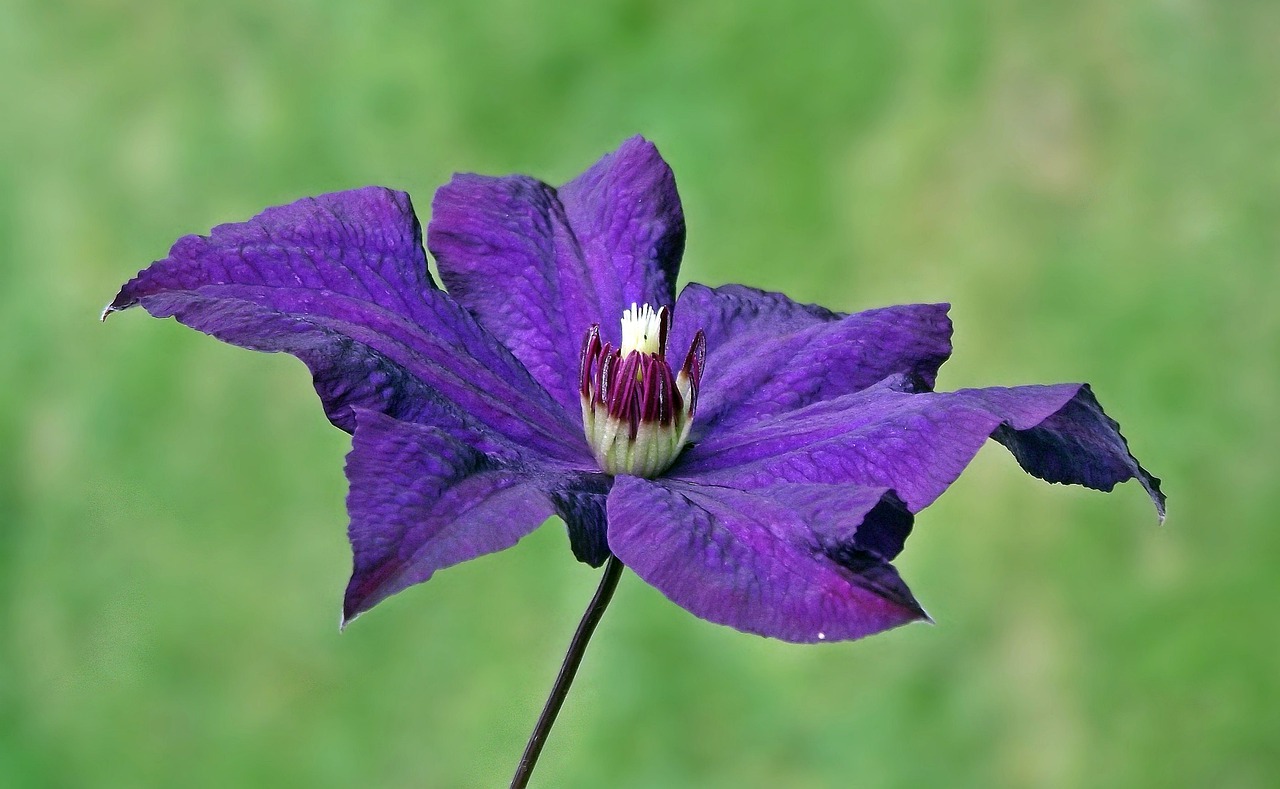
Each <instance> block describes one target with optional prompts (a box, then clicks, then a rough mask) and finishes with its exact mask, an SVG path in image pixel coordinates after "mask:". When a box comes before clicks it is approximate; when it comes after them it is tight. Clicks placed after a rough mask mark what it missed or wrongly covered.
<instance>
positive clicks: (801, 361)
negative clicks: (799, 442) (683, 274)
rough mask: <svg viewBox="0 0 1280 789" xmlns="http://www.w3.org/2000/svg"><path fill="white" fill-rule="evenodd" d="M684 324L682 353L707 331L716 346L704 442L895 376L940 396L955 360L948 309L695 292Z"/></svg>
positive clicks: (680, 320) (706, 385)
mask: <svg viewBox="0 0 1280 789" xmlns="http://www.w3.org/2000/svg"><path fill="white" fill-rule="evenodd" d="M675 323H676V327H675V328H673V331H672V334H673V338H674V339H673V341H672V344H671V347H672V349H673V352H674V353H676V354H683V353H684V349H685V348H686V347H687V345H686V343H687V342H688V341H689V340H691V339H692V335H693V332H694V331H696V330H697V329H699V328H701V329H702V330H703V332H704V333H705V334H706V338H707V361H706V364H705V366H704V368H703V369H704V371H705V372H704V374H703V379H702V386H701V389H700V392H699V396H698V416H697V421H696V422H695V423H694V434H693V435H694V440H697V439H698V438H699V437H701V436H704V435H711V434H714V433H716V432H719V431H723V430H728V429H731V428H732V427H734V426H735V425H741V424H745V423H748V422H751V421H754V420H756V419H760V418H763V417H768V416H773V415H776V414H782V413H785V412H787V411H793V410H795V409H797V408H803V407H804V406H807V405H809V404H811V403H815V402H820V401H822V400H829V399H831V398H833V397H839V396H840V395H846V394H851V393H853V392H858V391H860V390H862V389H865V388H867V387H869V386H871V385H872V384H875V383H876V382H878V381H881V380H883V379H884V378H885V377H887V376H890V375H894V374H901V375H906V376H908V377H909V378H910V379H911V380H912V381H913V382H914V384H915V387H916V388H918V389H921V390H928V389H932V388H933V384H934V381H935V379H936V377H937V373H938V368H939V367H940V366H941V365H942V363H943V362H945V361H946V360H947V357H949V356H950V355H951V321H950V320H949V319H948V318H947V305H946V304H910V305H904V306H899V307H885V308H883V309H875V310H868V311H866V312H859V313H854V314H852V315H841V314H837V313H833V312H829V311H828V310H825V309H823V308H822V307H818V306H816V305H810V304H798V303H796V302H794V301H791V300H790V299H788V298H787V297H786V296H784V295H782V294H780V293H768V292H765V291H759V290H754V289H752V288H745V287H742V286H740V285H729V286H725V287H720V288H714V289H713V288H707V287H705V286H702V285H696V284H691V285H688V286H686V287H685V289H684V290H683V291H681V292H680V299H679V301H677V302H676V310H675ZM686 336H687V337H686Z"/></svg>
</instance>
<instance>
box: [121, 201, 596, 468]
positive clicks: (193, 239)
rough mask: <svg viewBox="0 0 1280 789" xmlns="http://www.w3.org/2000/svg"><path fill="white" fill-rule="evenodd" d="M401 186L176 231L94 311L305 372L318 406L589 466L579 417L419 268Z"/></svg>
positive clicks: (421, 259)
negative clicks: (147, 318) (132, 316)
mask: <svg viewBox="0 0 1280 789" xmlns="http://www.w3.org/2000/svg"><path fill="white" fill-rule="evenodd" d="M421 240H422V239H421V231H420V228H419V225H418V221H417V218H416V217H415V216H414V213H413V206H412V204H411V203H410V201H409V198H408V196H407V195H405V194H403V193H401V192H394V191H391V190H389V189H382V188H378V187H368V188H365V189H359V190H354V191H350V192H338V193H334V194H328V195H322V196H320V197H314V198H307V199H304V200H299V201H297V202H296V203H291V204H289V205H285V206H280V207H277V208H271V209H267V210H266V211H264V212H262V213H261V214H259V215H258V216H257V217H255V218H253V219H251V220H249V221H248V222H242V223H238V224H229V225H221V226H219V227H216V228H214V229H213V231H212V232H211V233H210V234H209V235H208V236H187V237H185V238H182V239H181V240H179V241H178V242H177V243H176V244H174V246H173V249H172V250H171V251H170V253H169V256H168V257H167V258H165V259H163V260H160V261H157V262H155V263H153V264H152V265H151V266H150V267H149V268H147V269H145V270H143V271H141V272H140V273H139V274H138V276H137V277H135V278H134V279H133V280H131V281H129V282H128V283H127V284H126V285H125V286H124V287H123V288H122V289H121V290H120V293H119V294H118V295H117V296H116V298H115V300H114V301H112V303H111V305H110V306H109V307H108V308H107V311H106V313H104V317H105V314H110V313H112V312H116V311H119V310H123V309H126V308H128V307H132V306H134V305H138V304H141V305H142V306H143V307H145V308H146V310H147V311H148V312H150V313H151V314H152V315H154V316H156V317H170V316H173V317H175V318H177V320H179V321H180V322H182V323H184V324H186V325H188V326H191V327H192V328H195V329H199V330H200V331H203V332H206V333H208V334H212V335H213V336H215V337H217V338H218V339H221V340H223V341H225V342H229V343H232V344H235V345H239V346H242V347H245V348H250V349H253V350H257V351H285V352H288V353H292V354H294V355H296V356H298V357H299V358H300V359H302V361H303V362H305V363H306V364H307V366H308V367H309V368H310V369H311V371H312V374H313V376H314V378H315V382H316V390H317V392H318V393H319V394H320V397H321V399H322V401H323V402H324V406H325V411H326V412H327V413H328V414H329V416H330V418H331V419H332V420H333V421H334V423H335V424H337V425H338V426H339V427H342V428H344V429H346V430H351V429H352V427H353V417H352V409H355V408H366V409H370V410H378V411H385V412H387V413H390V414H392V415H394V416H396V417H398V418H402V419H410V420H414V421H422V422H425V423H429V424H434V425H437V426H440V427H443V428H444V429H447V430H450V431H451V432H454V433H455V434H456V435H458V436H459V437H466V439H467V440H470V441H475V442H477V443H479V444H481V445H483V448H484V449H486V451H490V450H497V449H498V445H500V444H502V445H509V446H510V447H513V448H514V450H515V451H522V452H525V453H526V454H528V453H533V454H535V455H536V456H538V457H539V458H541V459H543V460H546V461H547V462H555V463H560V464H562V465H565V466H575V465H581V464H582V463H584V462H585V463H589V462H590V455H589V454H588V453H587V448H586V445H585V443H584V441H583V440H582V436H581V430H580V428H579V427H578V424H577V421H576V420H575V419H574V418H573V417H572V415H570V414H566V413H565V412H564V410H563V409H562V408H560V407H559V406H558V405H557V404H556V403H555V402H554V401H553V400H552V399H551V398H550V397H549V396H548V395H547V393H546V391H545V390H543V389H542V387H541V386H540V385H539V384H538V383H537V382H536V381H534V380H533V379H532V378H531V377H530V376H529V374H528V372H527V371H526V370H525V369H524V367H523V366H522V365H521V364H520V362H519V361H518V360H517V359H515V358H514V357H513V356H512V355H511V353H510V352H509V351H508V350H507V349H506V348H504V347H503V346H502V345H501V344H500V343H499V342H498V341H497V340H496V339H494V338H493V337H492V336H491V335H489V334H488V333H487V332H486V331H485V330H484V329H483V328H482V327H480V326H479V325H478V324H477V323H476V321H475V319H474V318H473V317H472V316H470V315H469V314H468V313H467V312H466V310H464V309H462V308H461V307H459V306H458V305H457V304H456V303H455V302H454V301H453V299H451V298H450V297H449V296H448V295H446V294H445V293H444V292H443V291H441V290H439V289H438V288H436V286H435V284H434V283H433V282H432V281H431V278H430V275H429V274H428V273H427V264H426V258H425V256H424V254H423V251H422V245H421Z"/></svg>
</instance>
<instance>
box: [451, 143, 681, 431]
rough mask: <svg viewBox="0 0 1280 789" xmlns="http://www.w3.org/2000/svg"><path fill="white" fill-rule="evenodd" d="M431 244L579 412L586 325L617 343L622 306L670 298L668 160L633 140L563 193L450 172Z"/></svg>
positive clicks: (490, 323) (677, 230) (483, 311)
mask: <svg viewBox="0 0 1280 789" xmlns="http://www.w3.org/2000/svg"><path fill="white" fill-rule="evenodd" d="M427 245H428V247H429V248H430V249H431V254H432V255H433V256H434V257H435V258H436V262H437V263H438V265H439V267H440V277H441V279H442V280H443V281H444V284H445V286H446V287H447V288H448V289H449V292H450V293H451V294H452V295H453V296H454V298H456V299H457V300H458V301H459V302H460V303H461V304H462V305H463V306H465V307H466V308H467V309H468V310H470V311H471V312H472V313H474V314H475V315H476V317H477V318H478V319H479V320H480V322H481V323H482V324H483V325H484V326H485V327H486V328H487V329H489V331H491V332H493V333H494V334H495V335H497V336H498V337H499V339H501V340H502V342H503V343H505V344H506V346H507V347H508V348H510V349H511V350H512V352H513V353H514V354H515V355H516V357H517V358H519V359H520V361H522V362H523V363H524V364H525V366H526V367H527V368H528V369H529V371H530V372H531V373H532V374H533V376H534V377H535V378H536V379H537V380H538V381H539V382H541V383H542V385H543V386H544V387H546V389H547V390H548V391H549V392H551V393H552V395H553V396H555V397H556V398H557V399H558V400H559V401H560V402H561V403H562V404H563V405H564V406H565V407H566V408H568V409H569V410H570V411H571V412H572V413H577V410H578V408H579V405H578V390H577V381H576V376H577V371H578V353H579V350H580V348H581V344H582V337H583V336H584V335H585V334H586V332H587V330H588V329H589V328H590V327H591V325H592V324H595V323H598V324H600V327H601V332H602V334H603V336H604V337H605V338H606V339H608V340H609V341H610V342H612V343H613V344H614V345H615V346H616V345H617V344H618V341H619V339H620V337H619V334H620V323H619V322H620V320H621V318H622V310H623V309H624V308H626V307H628V306H630V304H631V303H632V302H638V303H642V304H644V303H647V304H651V305H652V306H653V307H654V308H655V309H656V308H658V307H661V306H670V305H671V304H672V302H673V301H674V295H675V291H674V285H675V279H676V274H677V272H678V269H679V265H680V256H681V254H682V253H683V250H684V214H683V212H682V210H681V207H680V198H679V195H678V194H677V193H676V186H675V179H674V177H673V176H672V174H671V169H670V168H669V167H668V166H667V164H666V162H664V161H663V160H662V157H661V156H659V155H658V151H657V149H656V148H654V146H653V145H652V144H651V143H649V142H647V141H645V140H643V139H641V138H639V137H636V138H633V139H631V140H628V141H627V142H626V143H624V144H623V145H622V147H621V148H619V149H618V150H617V151H615V152H613V153H611V154H608V155H607V156H605V157H604V158H603V159H601V160H600V161H599V162H597V163H596V164H595V165H594V166H592V167H591V169H589V170H587V171H586V172H585V173H583V174H582V175H580V176H578V178H576V179H574V180H573V181H571V182H569V183H568V184H566V185H565V186H563V187H561V188H560V189H559V190H556V189H553V188H552V187H550V186H548V185H546V184H544V183H542V182H540V181H537V180H535V179H533V178H529V177H527V176H519V175H516V176H508V177H504V178H494V177H487V176H479V175H457V176H455V177H454V179H453V180H452V181H451V182H450V183H448V184H446V185H445V186H443V187H441V188H440V189H439V190H438V191H437V192H436V196H435V200H434V201H433V203H432V218H431V224H430V225H429V227H428V229H427Z"/></svg>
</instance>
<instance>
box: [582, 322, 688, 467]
mask: <svg viewBox="0 0 1280 789" xmlns="http://www.w3.org/2000/svg"><path fill="white" fill-rule="evenodd" d="M670 329H671V312H670V310H668V309H667V308H666V307H662V308H661V309H659V310H657V311H655V310H654V309H653V307H650V306H649V305H648V304H645V305H642V306H641V305H636V304H632V305H631V307H630V308H629V309H627V310H625V311H623V313H622V344H621V345H620V346H619V347H617V348H614V347H613V346H612V345H610V344H609V343H607V342H601V340H600V325H599V324H596V325H594V326H592V327H591V329H590V330H589V331H588V332H587V336H586V338H585V339H584V340H583V342H582V363H581V366H580V368H579V392H580V394H581V395H582V426H583V430H584V431H585V432H586V435H587V443H588V444H590V445H591V451H592V452H593V453H594V454H595V457H596V461H597V462H598V463H599V464H600V468H601V470H603V471H604V472H605V473H608V474H630V475H632V476H636V477H655V476H657V475H658V474H661V473H662V472H663V471H666V470H667V468H668V467H670V466H671V464H672V463H673V462H674V461H675V459H676V456H677V455H679V454H680V450H681V449H682V448H683V447H684V444H685V441H686V440H687V439H688V437H689V428H690V426H691V425H692V424H693V413H694V410H695V409H696V407H697V403H698V384H699V383H700V382H701V380H702V365H703V362H704V361H705V360H706V349H707V341H706V338H705V337H704V336H703V334H702V332H701V331H699V332H698V333H697V334H696V335H695V336H694V338H693V344H692V345H691V346H690V347H689V353H688V354H686V355H685V359H684V365H683V366H682V367H681V368H680V372H679V374H675V373H672V371H671V365H669V364H668V363H667V358H666V354H667V334H668V333H669V331H670Z"/></svg>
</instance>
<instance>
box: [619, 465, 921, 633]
mask: <svg viewBox="0 0 1280 789" xmlns="http://www.w3.org/2000/svg"><path fill="white" fill-rule="evenodd" d="M819 489H820V490H821V493H819V492H818V491H819ZM840 495H841V494H840V492H839V491H836V490H834V489H832V488H830V487H829V486H785V485H783V486H778V487H777V488H775V489H773V490H760V491H754V492H746V491H741V490H735V489H732V488H723V487H711V486H704V485H697V484H690V483H683V482H677V481H674V480H645V479H640V478H637V477H619V478H618V479H617V481H616V482H615V484H614V486H613V490H612V491H611V492H610V493H609V504H608V509H609V545H610V547H611V548H612V549H613V552H614V553H615V554H616V555H617V556H618V558H619V559H621V560H622V561H623V563H625V564H626V565H627V566H628V567H630V568H631V569H632V570H634V571H635V573H636V574H637V575H638V576H640V577H641V578H642V579H644V580H645V581H647V582H648V583H649V584H651V585H653V586H654V587H656V588H657V589H658V590H659V591H661V592H662V593H663V594H664V595H666V596H667V597H668V598H670V599H671V600H672V601H673V602H674V603H676V604H677V605H679V606H681V607H683V608H685V609H687V610H688V611H690V612H691V613H693V614H695V615H697V616H699V617H702V618H703V619H707V620H709V621H712V622H716V623H719V624H723V625H729V626H730V627H734V628H737V629H738V630H743V631H746V632H748V633H757V634H759V635H764V636H771V637H773V638H779V639H782V640H785V641H794V642H816V641H841V640H848V639H854V638H862V637H863V636H868V635H871V634H873V633H878V632H880V631H882V630H887V629H889V628H892V627H897V626H898V625H902V624H905V623H907V622H911V621H914V620H917V619H924V618H927V617H926V615H925V613H924V611H923V610H922V609H921V608H920V606H919V604H918V603H916V601H915V599H914V597H912V595H911V592H910V590H908V589H907V586H906V584H904V583H903V582H902V579H901V578H900V577H899V576H898V574H897V572H896V571H895V570H894V568H893V567H892V566H891V565H890V564H888V562H887V561H885V560H884V559H883V558H882V557H880V556H878V555H877V554H876V553H875V552H873V551H869V550H866V549H865V548H864V547H860V546H859V545H858V544H857V542H856V540H855V539H853V534H850V533H849V532H851V531H852V532H853V533H855V534H856V531H857V527H856V525H855V526H854V527H853V528H852V529H849V528H848V524H850V523H852V522H855V521H861V520H862V519H863V517H864V516H867V515H869V514H870V513H873V512H876V513H877V518H878V519H883V520H890V519H893V518H894V517H895V516H894V515H893V511H894V510H893V507H892V506H890V507H889V508H888V510H885V511H880V510H878V506H879V503H880V502H881V501H883V500H884V495H885V491H884V489H877V490H865V489H864V490H846V491H844V494H843V499H842V500H839V501H838V502H837V501H835V500H834V499H832V498H831V497H836V496H840ZM823 496H826V497H827V498H826V499H823ZM836 503H838V505H839V507H840V509H841V510H842V513H843V515H842V522H843V523H844V524H845V527H842V528H833V529H831V530H830V531H825V532H824V531H817V530H815V529H813V528H811V527H810V525H809V524H808V523H806V520H805V519H806V518H807V517H813V516H815V515H817V514H818V513H821V512H822V511H823V510H824V509H826V508H828V507H830V506H831V505H832V504H836ZM897 512H898V513H900V514H899V515H898V516H897V517H899V518H901V517H907V518H908V519H909V515H906V514H905V512H903V511H902V510H900V509H899V510H897Z"/></svg>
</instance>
